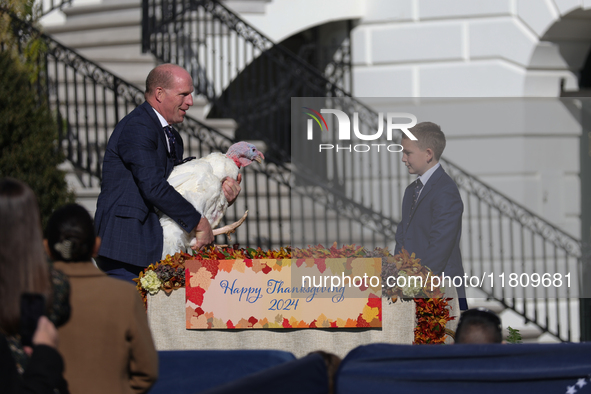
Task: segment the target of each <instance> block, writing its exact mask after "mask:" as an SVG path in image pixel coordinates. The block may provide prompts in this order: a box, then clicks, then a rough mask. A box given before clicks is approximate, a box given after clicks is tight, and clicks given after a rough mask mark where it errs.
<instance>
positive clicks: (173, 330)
mask: <svg viewBox="0 0 591 394" xmlns="http://www.w3.org/2000/svg"><path fill="white" fill-rule="evenodd" d="M454 292H455V289H454ZM450 304H451V306H452V309H451V314H452V315H458V309H459V308H458V303H457V300H456V299H454V300H452V301H451V302H450ZM185 316H186V313H185V289H184V288H181V289H178V290H175V291H173V292H172V293H171V294H170V295H166V293H164V292H163V291H160V292H158V293H157V294H156V295H154V296H150V295H148V320H149V323H150V329H151V330H152V336H153V337H154V343H155V344H156V349H158V350H238V349H258V350H261V349H274V350H284V351H287V352H291V353H293V354H294V355H295V356H296V357H303V356H305V355H306V354H308V353H309V352H312V351H315V350H324V351H326V352H329V353H333V354H336V355H337V356H339V357H341V358H342V357H345V355H346V354H347V353H348V352H349V351H351V350H352V349H354V348H356V347H357V346H360V345H366V344H370V343H379V342H382V343H396V344H411V343H412V342H413V339H414V328H415V303H414V301H406V302H402V301H401V300H398V301H397V302H395V303H393V304H392V303H389V302H388V301H386V300H383V301H382V328H381V329H375V328H374V329H358V328H356V329H348V328H342V329H314V328H306V329H246V330H187V329H186V328H185V326H186V323H185V321H186V320H185V319H186V317H185ZM456 324H457V323H456V322H455V321H452V322H450V323H448V327H452V329H454V330H455V325H456Z"/></svg>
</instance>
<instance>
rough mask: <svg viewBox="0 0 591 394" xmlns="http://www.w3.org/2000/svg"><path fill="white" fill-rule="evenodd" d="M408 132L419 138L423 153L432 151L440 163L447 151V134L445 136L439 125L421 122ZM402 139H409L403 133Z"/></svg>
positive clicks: (418, 141) (418, 142)
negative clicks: (444, 151)
mask: <svg viewBox="0 0 591 394" xmlns="http://www.w3.org/2000/svg"><path fill="white" fill-rule="evenodd" d="M408 131H410V132H411V133H412V134H413V135H414V136H415V137H417V145H418V146H419V149H421V150H423V151H425V150H427V149H431V150H432V151H433V156H435V160H437V161H439V158H440V157H441V154H442V153H443V150H444V149H445V134H443V131H441V127H439V125H437V124H435V123H433V122H421V123H418V124H417V125H415V126H414V127H412V128H410V129H408ZM402 139H409V138H408V136H407V135H406V134H404V133H402Z"/></svg>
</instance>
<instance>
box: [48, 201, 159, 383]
mask: <svg viewBox="0 0 591 394" xmlns="http://www.w3.org/2000/svg"><path fill="white" fill-rule="evenodd" d="M45 235H46V238H45V240H44V241H43V242H44V244H45V248H46V251H47V253H48V254H49V255H50V256H51V258H52V259H53V260H54V266H55V268H56V269H59V270H61V271H63V272H64V273H65V274H66V275H67V276H68V277H69V279H70V284H71V303H72V314H71V317H70V321H69V322H68V323H67V324H65V325H64V326H63V327H61V328H60V329H59V334H60V338H61V340H60V345H59V350H60V352H61V354H62V355H63V357H64V360H65V364H66V373H65V376H66V379H67V380H68V383H69V386H70V390H71V392H72V393H84V394H92V393H97V394H98V393H110V394H115V393H145V392H146V391H148V389H149V388H150V387H151V386H152V384H153V383H154V382H155V381H156V378H157V376H158V354H157V352H156V349H155V348H154V343H153V342H152V335H151V333H150V329H149V327H148V320H147V317H146V312H145V310H144V305H143V303H142V301H141V298H140V296H139V294H138V293H137V291H136V290H135V288H134V286H132V285H131V284H129V283H126V282H124V281H121V280H118V279H114V278H109V277H108V276H107V275H106V274H105V273H103V272H101V271H100V270H99V269H97V268H96V267H95V266H94V264H93V263H92V262H91V261H90V259H91V257H92V256H93V255H95V254H96V252H97V250H98V248H99V246H100V238H98V237H96V236H95V232H94V226H93V223H92V218H91V217H90V215H89V214H88V212H87V211H86V210H85V209H84V208H83V207H81V206H80V205H76V204H70V205H66V206H64V207H62V208H60V209H57V210H56V211H55V212H54V213H53V214H52V216H51V217H50V218H49V221H48V223H47V227H46V230H45Z"/></svg>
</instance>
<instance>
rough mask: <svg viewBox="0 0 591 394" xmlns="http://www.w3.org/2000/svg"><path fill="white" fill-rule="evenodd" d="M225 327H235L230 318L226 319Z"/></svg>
mask: <svg viewBox="0 0 591 394" xmlns="http://www.w3.org/2000/svg"><path fill="white" fill-rule="evenodd" d="M226 327H228V328H230V329H231V328H236V327H234V323H232V320H228V321H227V322H226Z"/></svg>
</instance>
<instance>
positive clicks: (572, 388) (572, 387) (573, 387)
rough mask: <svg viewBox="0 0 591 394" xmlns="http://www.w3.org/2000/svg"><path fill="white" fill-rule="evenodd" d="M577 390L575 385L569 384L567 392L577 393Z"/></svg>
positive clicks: (568, 393)
mask: <svg viewBox="0 0 591 394" xmlns="http://www.w3.org/2000/svg"><path fill="white" fill-rule="evenodd" d="M577 383H578V382H577ZM576 392H577V389H576V388H575V386H567V387H566V394H575V393H576Z"/></svg>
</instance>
